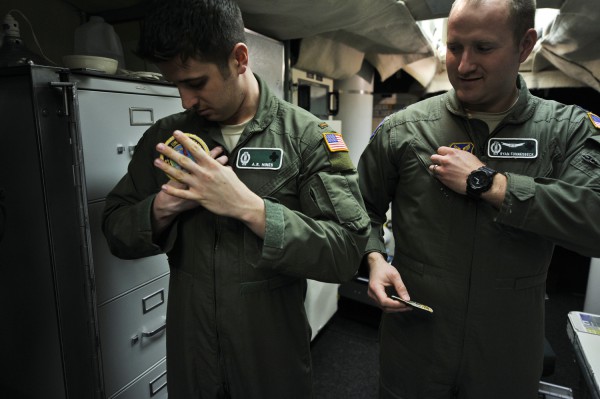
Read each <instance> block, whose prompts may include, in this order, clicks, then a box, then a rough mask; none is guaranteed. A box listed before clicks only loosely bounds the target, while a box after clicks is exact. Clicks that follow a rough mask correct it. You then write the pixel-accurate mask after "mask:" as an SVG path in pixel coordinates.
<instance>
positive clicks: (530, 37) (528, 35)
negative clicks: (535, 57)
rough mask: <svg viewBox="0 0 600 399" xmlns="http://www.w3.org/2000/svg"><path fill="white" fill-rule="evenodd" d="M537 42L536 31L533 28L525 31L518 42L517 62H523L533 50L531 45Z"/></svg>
mask: <svg viewBox="0 0 600 399" xmlns="http://www.w3.org/2000/svg"><path fill="white" fill-rule="evenodd" d="M536 42H537V32H536V30H535V29H533V28H531V29H528V30H527V32H525V35H524V36H523V38H522V39H521V43H520V44H519V51H520V56H519V62H525V60H526V59H527V57H529V54H531V52H532V51H533V47H534V46H535V43H536Z"/></svg>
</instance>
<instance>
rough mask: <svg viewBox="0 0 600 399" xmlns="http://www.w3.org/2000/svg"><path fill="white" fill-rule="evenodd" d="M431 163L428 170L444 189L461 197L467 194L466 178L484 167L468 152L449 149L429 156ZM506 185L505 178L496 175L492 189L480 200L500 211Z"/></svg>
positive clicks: (442, 148)
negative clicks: (446, 188)
mask: <svg viewBox="0 0 600 399" xmlns="http://www.w3.org/2000/svg"><path fill="white" fill-rule="evenodd" d="M431 162H432V163H433V165H431V166H429V170H430V171H431V172H432V173H433V175H434V176H435V177H436V178H437V179H438V180H439V181H440V182H442V184H444V185H445V186H446V187H448V188H449V189H451V190H453V191H455V192H457V193H459V194H463V195H466V193H467V177H468V176H469V175H470V174H471V172H472V171H474V170H476V169H479V168H480V167H482V166H483V165H484V163H483V162H481V161H480V160H479V159H478V158H477V157H476V156H475V155H473V154H471V153H470V152H468V151H463V150H459V149H456V148H450V147H440V148H438V150H437V154H433V155H432V156H431ZM506 184H507V181H506V176H504V175H503V174H501V173H497V174H496V175H495V176H494V182H493V184H492V187H491V188H490V190H489V191H487V192H485V193H483V194H482V195H481V198H482V199H483V200H485V201H487V202H489V203H490V204H492V205H493V206H494V207H495V208H496V209H500V207H501V206H502V202H503V201H504V196H505V194H506Z"/></svg>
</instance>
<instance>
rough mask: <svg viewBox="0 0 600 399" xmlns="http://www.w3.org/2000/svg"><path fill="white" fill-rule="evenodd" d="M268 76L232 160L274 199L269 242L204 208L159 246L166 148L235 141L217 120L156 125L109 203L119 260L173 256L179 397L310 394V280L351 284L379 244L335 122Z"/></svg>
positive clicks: (172, 341) (171, 317) (174, 393)
mask: <svg viewBox="0 0 600 399" xmlns="http://www.w3.org/2000/svg"><path fill="white" fill-rule="evenodd" d="M257 79H258V80H259V85H260V103H259V106H258V111H257V113H256V115H255V117H254V119H253V120H252V121H251V122H250V123H249V124H248V125H247V126H246V128H245V130H244V132H243V134H242V136H241V137H240V140H239V143H238V144H237V146H236V147H235V148H234V149H233V151H232V152H231V153H230V154H228V155H229V164H230V166H231V167H232V168H233V169H234V170H235V172H236V174H237V176H238V177H239V178H240V179H241V180H242V181H243V182H244V183H245V184H246V185H247V186H248V187H249V188H250V189H251V190H253V191H254V192H255V193H256V194H258V195H259V196H261V197H262V198H264V201H265V207H266V235H265V238H264V240H261V239H259V238H258V237H257V236H256V235H255V234H254V233H252V232H251V231H250V230H249V229H248V228H247V227H245V225H244V224H243V223H241V222H239V221H238V220H234V219H231V218H227V217H222V216H218V215H215V214H213V213H211V212H209V211H207V210H206V209H204V208H202V207H199V208H196V209H194V210H191V211H188V212H185V213H183V214H181V215H180V216H179V217H178V218H177V220H176V222H175V223H173V225H172V226H170V229H169V230H168V232H167V233H166V234H165V235H164V236H163V237H162V239H161V242H160V243H155V242H153V241H152V229H151V207H152V201H153V199H154V196H155V194H156V193H157V192H158V191H159V189H160V186H161V185H162V184H164V183H165V182H166V181H167V178H166V177H165V175H164V173H163V172H162V171H161V170H159V169H157V168H155V167H154V166H153V160H154V159H155V158H156V157H158V155H159V154H158V152H156V150H155V146H156V144H157V143H159V142H165V141H166V140H167V139H168V138H169V137H170V136H171V134H172V132H173V131H174V130H175V129H179V130H182V131H184V132H188V133H193V134H195V135H197V136H199V137H200V138H201V139H203V140H204V141H205V142H206V143H207V145H208V147H209V148H213V147H215V146H216V145H224V141H223V139H222V134H221V131H220V128H219V126H218V124H216V123H212V122H209V121H206V120H204V119H203V118H201V117H200V116H198V115H197V114H196V113H195V112H191V111H186V112H182V113H180V114H176V115H172V116H169V117H167V118H164V119H162V120H160V121H158V122H157V123H156V124H155V125H154V126H152V127H151V128H150V129H148V131H147V132H146V133H145V134H144V136H143V137H142V138H141V140H140V141H139V143H138V146H137V147H136V151H135V155H134V157H133V159H132V160H131V163H130V165H129V168H128V172H127V174H126V175H125V176H124V177H123V179H122V180H121V181H120V182H119V183H118V184H117V185H116V187H115V188H114V189H113V190H112V192H111V193H110V194H109V196H108V197H107V200H106V208H105V211H104V219H103V230H104V234H105V235H106V237H107V240H108V243H109V246H110V248H111V251H112V252H113V253H114V254H115V255H116V256H119V257H122V258H139V257H144V256H149V255H154V254H158V253H161V252H166V253H167V255H168V259H169V265H170V271H171V273H170V285H169V299H168V309H167V313H168V316H167V334H168V335H167V379H168V384H169V385H168V389H169V398H171V399H192V398H194V399H195V398H215V397H232V398H244V399H250V398H256V399H267V398H309V397H311V396H312V393H311V392H312V391H311V389H312V379H311V359H310V337H311V331H310V326H309V324H308V322H307V318H306V313H305V310H304V297H305V291H306V278H310V279H315V280H320V281H326V282H342V281H345V280H349V279H350V278H351V277H352V276H353V275H354V274H355V272H356V270H357V269H358V266H359V263H360V259H361V257H362V254H363V251H364V247H365V245H366V243H367V240H368V235H369V230H370V223H369V218H368V216H367V214H366V211H365V210H364V204H363V202H362V198H361V195H360V191H359V188H358V174H357V171H356V168H355V167H354V166H353V164H352V161H351V160H350V158H349V154H348V152H344V151H333V152H332V151H330V150H329V149H328V147H326V145H325V142H324V138H323V133H324V132H327V131H329V130H330V128H329V127H328V126H327V125H326V124H325V123H322V122H321V121H320V120H319V119H317V118H316V117H315V116H313V115H312V114H310V113H308V112H306V111H304V110H303V109H300V108H298V107H296V106H294V105H292V104H290V103H287V102H285V101H283V100H281V99H279V98H278V97H276V96H275V95H274V94H272V92H271V91H270V90H269V89H268V87H267V86H266V85H265V84H264V83H263V81H262V80H261V79H260V78H258V77H257ZM253 149H255V151H254V152H253ZM267 152H268V153H267ZM249 155H250V156H249ZM265 155H269V157H267V159H266V161H267V162H265ZM260 158H262V160H261V159H260ZM257 160H258V161H260V162H256V161H257ZM279 164H280V165H279ZM279 166H280V167H279Z"/></svg>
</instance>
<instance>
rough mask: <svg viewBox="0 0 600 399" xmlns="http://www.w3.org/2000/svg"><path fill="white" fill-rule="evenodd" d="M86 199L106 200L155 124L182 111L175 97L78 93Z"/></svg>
mask: <svg viewBox="0 0 600 399" xmlns="http://www.w3.org/2000/svg"><path fill="white" fill-rule="evenodd" d="M78 96H79V104H80V110H79V117H80V120H81V136H82V144H83V159H84V163H85V175H86V186H87V196H88V200H89V201H93V200H97V199H102V198H105V197H106V195H107V194H108V193H109V191H110V190H112V188H113V187H114V186H115V184H117V182H118V181H119V180H120V179H121V177H123V175H124V174H125V172H127V166H128V165H129V161H130V160H131V157H132V155H133V153H134V152H135V146H136V145H137V143H138V141H139V139H140V138H141V137H142V135H143V134H144V132H145V131H146V129H148V128H149V127H150V126H151V125H152V123H153V122H156V121H157V120H158V119H160V118H163V117H165V116H167V115H171V114H174V113H177V112H181V111H183V108H182V107H181V100H180V99H179V98H176V97H159V96H151V95H139V94H128V93H116V92H102V91H87V90H79V92H78Z"/></svg>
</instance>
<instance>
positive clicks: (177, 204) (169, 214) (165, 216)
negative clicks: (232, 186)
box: [152, 146, 227, 235]
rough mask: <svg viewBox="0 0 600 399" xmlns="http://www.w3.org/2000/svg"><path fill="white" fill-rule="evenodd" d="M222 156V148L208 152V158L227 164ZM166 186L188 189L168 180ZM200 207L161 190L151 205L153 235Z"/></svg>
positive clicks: (225, 157)
mask: <svg viewBox="0 0 600 399" xmlns="http://www.w3.org/2000/svg"><path fill="white" fill-rule="evenodd" d="M222 154H223V147H219V146H218V147H215V148H213V149H212V150H210V156H211V158H213V159H216V160H217V162H219V163H220V164H221V165H225V164H227V156H225V155H222ZM166 185H168V186H172V187H173V188H174V189H180V190H186V189H187V188H188V187H187V186H186V185H185V184H184V183H181V182H179V181H177V180H169V181H168V182H167V183H166ZM198 206H200V204H199V203H198V202H196V201H193V200H190V199H185V198H181V197H177V196H174V195H171V194H168V191H167V190H164V189H163V190H161V191H159V192H158V194H156V197H155V198H154V203H153V204H152V216H153V222H154V223H153V230H154V234H155V235H160V233H162V232H163V231H164V229H165V228H167V227H168V226H169V225H170V224H171V223H172V222H173V220H175V218H176V217H177V216H178V215H179V214H180V213H182V212H185V211H189V210H190V209H194V208H196V207H198Z"/></svg>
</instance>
